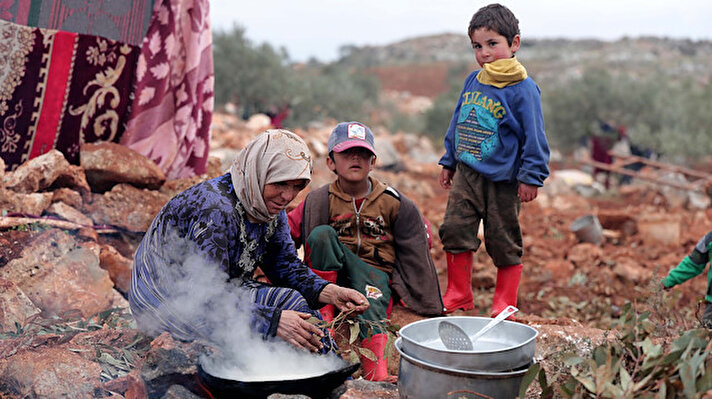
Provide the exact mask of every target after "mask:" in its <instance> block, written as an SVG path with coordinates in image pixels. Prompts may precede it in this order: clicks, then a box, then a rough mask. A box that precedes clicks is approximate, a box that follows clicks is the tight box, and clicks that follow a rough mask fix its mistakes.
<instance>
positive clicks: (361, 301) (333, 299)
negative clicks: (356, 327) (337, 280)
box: [319, 284, 369, 314]
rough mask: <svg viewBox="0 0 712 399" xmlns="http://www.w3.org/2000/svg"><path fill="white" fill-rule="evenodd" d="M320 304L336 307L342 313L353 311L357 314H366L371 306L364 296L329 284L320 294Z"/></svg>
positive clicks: (349, 289)
mask: <svg viewBox="0 0 712 399" xmlns="http://www.w3.org/2000/svg"><path fill="white" fill-rule="evenodd" d="M319 302H321V303H326V304H331V305H334V306H336V307H337V308H338V309H339V310H340V311H342V312H346V311H350V310H353V311H354V312H356V313H357V314H361V313H363V312H365V311H366V309H368V306H369V305H368V300H367V299H366V297H365V296H363V294H361V293H360V292H358V291H356V290H354V289H351V288H345V287H341V286H338V285H336V284H327V285H326V287H324V289H323V290H322V291H321V294H319Z"/></svg>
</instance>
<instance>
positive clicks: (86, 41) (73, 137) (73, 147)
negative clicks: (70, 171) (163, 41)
mask: <svg viewBox="0 0 712 399" xmlns="http://www.w3.org/2000/svg"><path fill="white" fill-rule="evenodd" d="M0 38H2V40H1V41H0V83H1V84H0V153H1V154H2V158H3V160H4V161H5V164H6V166H7V168H8V169H14V168H15V167H17V166H18V165H19V164H21V163H22V162H25V161H27V160H28V159H31V158H34V157H36V156H38V155H41V154H44V153H46V152H48V151H49V150H51V149H52V148H56V149H58V150H60V151H62V152H63V153H64V154H65V156H66V157H67V159H68V160H69V161H70V162H73V163H78V160H79V159H78V157H79V143H82V142H94V141H118V139H119V135H120V126H122V125H124V124H125V123H126V121H127V120H128V107H129V105H130V94H131V84H132V82H133V74H134V70H133V68H132V65H135V64H136V62H137V60H138V55H139V49H138V48H137V47H135V46H129V45H127V44H122V43H119V42H115V41H112V40H108V39H104V38H101V37H97V36H90V35H81V34H76V33H70V32H62V31H55V30H49V29H40V28H30V27H26V26H22V25H18V24H14V23H12V22H7V21H0Z"/></svg>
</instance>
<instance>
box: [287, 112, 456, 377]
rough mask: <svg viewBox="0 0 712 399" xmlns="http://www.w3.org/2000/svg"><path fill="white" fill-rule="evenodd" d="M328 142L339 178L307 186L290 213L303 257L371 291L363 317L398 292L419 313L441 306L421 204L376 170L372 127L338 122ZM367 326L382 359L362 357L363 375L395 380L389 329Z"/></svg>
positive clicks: (387, 306) (386, 308) (367, 343)
mask: <svg viewBox="0 0 712 399" xmlns="http://www.w3.org/2000/svg"><path fill="white" fill-rule="evenodd" d="M328 148H329V156H328V158H327V159H326V164H327V166H328V167H329V169H331V171H332V172H334V173H335V174H336V180H334V181H333V182H332V183H330V184H327V185H324V186H322V187H320V188H318V189H316V190H314V191H312V192H311V193H309V194H308V195H307V197H306V198H305V199H304V201H303V202H302V203H301V204H299V206H297V207H296V208H295V209H294V210H293V211H291V212H290V213H289V215H288V216H289V226H290V229H291V232H292V238H294V241H295V243H296V244H297V246H299V245H301V244H302V243H305V258H306V259H305V262H306V263H307V264H308V265H310V266H311V267H312V268H313V269H314V271H315V272H316V273H317V274H319V275H320V276H321V277H323V278H325V279H327V280H328V281H332V282H337V280H338V281H340V282H343V283H345V284H347V286H350V287H353V288H354V289H356V290H358V291H359V292H361V293H363V294H364V295H366V297H367V298H368V300H369V304H370V307H369V309H368V310H367V311H366V312H365V313H364V314H363V315H361V316H360V317H361V318H362V319H365V320H372V321H379V320H383V319H386V318H388V317H389V316H390V310H391V308H392V304H393V298H392V295H391V294H392V293H393V294H394V295H396V296H397V298H399V299H400V300H401V301H402V303H404V304H405V305H407V306H408V307H409V308H410V309H412V310H414V311H416V312H418V313H420V314H424V315H435V314H440V313H442V310H443V304H442V300H441V297H440V288H439V286H438V280H437V272H436V270H435V266H434V265H433V261H432V258H431V257H430V250H429V245H428V235H427V231H426V227H425V224H424V221H423V220H424V219H423V217H422V215H421V214H420V211H419V210H418V208H417V207H416V205H415V203H414V202H413V201H412V200H410V199H409V198H407V197H406V196H404V195H403V194H402V193H399V192H398V191H396V190H395V189H394V188H392V187H389V186H387V185H385V184H384V183H382V182H380V181H378V180H377V179H376V178H374V177H372V176H370V172H371V170H372V168H373V165H374V164H375V162H376V151H375V149H374V140H373V134H372V133H371V130H370V129H369V128H368V127H367V126H365V125H363V124H361V123H359V122H342V123H339V124H338V125H337V126H336V127H335V128H334V130H333V131H332V132H331V135H330V136H329V143H328ZM321 312H322V315H323V316H324V319H325V320H327V321H330V320H331V319H332V318H333V316H334V309H333V307H325V308H322V310H321ZM361 331H362V334H361V338H362V339H363V340H362V342H361V346H362V347H364V348H367V349H369V350H371V351H372V352H373V353H374V354H375V355H376V357H377V361H376V362H373V361H371V360H369V359H367V358H365V357H363V358H362V359H361V363H362V367H363V375H364V378H367V379H369V380H372V381H384V380H392V379H393V378H392V377H390V376H389V375H388V372H387V361H386V359H385V358H384V351H385V346H386V342H387V335H386V334H385V331H375V334H374V335H373V336H371V338H370V339H364V338H365V334H364V333H365V331H364V329H361Z"/></svg>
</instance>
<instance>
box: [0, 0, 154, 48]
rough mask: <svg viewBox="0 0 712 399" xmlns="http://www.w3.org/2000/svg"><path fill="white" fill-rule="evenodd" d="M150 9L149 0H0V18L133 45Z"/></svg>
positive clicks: (142, 31)
mask: <svg viewBox="0 0 712 399" xmlns="http://www.w3.org/2000/svg"><path fill="white" fill-rule="evenodd" d="M152 11H153V0H114V1H107V0H0V19H4V20H6V21H10V22H14V23H16V24H19V25H25V26H30V27H34V28H45V29H53V30H61V31H65V32H74V33H83V34H88V35H94V36H101V37H104V38H107V39H111V40H116V41H120V42H122V43H127V44H132V45H136V46H139V45H141V41H142V40H143V38H144V37H145V36H146V31H147V30H148V24H149V22H150V21H151V14H152Z"/></svg>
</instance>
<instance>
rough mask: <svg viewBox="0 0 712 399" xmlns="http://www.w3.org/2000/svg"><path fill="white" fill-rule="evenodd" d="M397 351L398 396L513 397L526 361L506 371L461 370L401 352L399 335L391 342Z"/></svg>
mask: <svg viewBox="0 0 712 399" xmlns="http://www.w3.org/2000/svg"><path fill="white" fill-rule="evenodd" d="M395 346H396V349H397V350H398V352H399V353H400V356H401V358H400V366H399V370H398V394H399V395H400V397H401V398H402V399H432V398H444V399H446V398H452V399H470V398H472V399H474V398H478V399H481V398H494V399H514V398H516V397H517V395H518V394H519V386H520V385H521V384H522V379H523V378H524V374H526V372H527V369H528V368H529V365H525V366H523V367H521V368H519V369H517V370H513V371H506V372H491V373H488V372H483V371H463V370H455V369H452V368H449V367H442V366H437V365H434V364H431V363H428V362H425V361H422V360H418V359H415V358H414V357H412V356H410V355H408V354H407V353H405V352H403V348H402V338H398V339H397V340H396V343H395Z"/></svg>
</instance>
